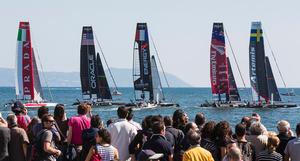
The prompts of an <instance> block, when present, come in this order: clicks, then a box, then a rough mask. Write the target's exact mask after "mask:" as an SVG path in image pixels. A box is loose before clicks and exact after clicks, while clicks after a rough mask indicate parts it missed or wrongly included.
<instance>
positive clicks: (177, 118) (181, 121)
mask: <svg viewBox="0 0 300 161" xmlns="http://www.w3.org/2000/svg"><path fill="white" fill-rule="evenodd" d="M188 121H189V118H188V116H187V114H186V113H185V112H184V111H183V110H182V109H178V110H176V111H175V112H174V113H173V127H174V128H177V129H178V128H179V127H180V126H185V125H186V124H187V123H188Z"/></svg>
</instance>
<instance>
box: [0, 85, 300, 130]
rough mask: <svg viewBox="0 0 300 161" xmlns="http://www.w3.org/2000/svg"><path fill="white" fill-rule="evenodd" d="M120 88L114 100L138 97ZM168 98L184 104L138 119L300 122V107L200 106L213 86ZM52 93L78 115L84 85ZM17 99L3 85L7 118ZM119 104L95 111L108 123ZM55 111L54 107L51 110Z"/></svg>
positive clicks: (143, 112)
mask: <svg viewBox="0 0 300 161" xmlns="http://www.w3.org/2000/svg"><path fill="white" fill-rule="evenodd" d="M43 91H44V95H45V97H46V98H47V99H50V98H51V97H50V94H49V92H48V89H46V88H44V89H43ZM119 91H120V92H122V93H123V95H122V96H114V99H115V100H116V101H118V102H130V100H134V92H133V88H119ZM239 91H240V95H241V97H242V99H243V100H249V99H251V97H250V94H251V93H250V89H240V90H239ZM288 91H289V90H286V89H280V92H282V93H284V92H288ZM294 91H295V93H296V96H294V97H286V96H282V98H283V100H284V101H292V102H295V103H297V104H298V105H300V88H299V89H294ZM164 92H165V97H166V99H167V100H168V101H170V102H175V103H179V104H180V107H162V108H152V109H136V110H135V111H134V120H135V121H137V122H141V121H142V119H143V118H144V117H145V116H147V115H158V114H160V115H163V116H166V115H170V116H172V114H173V112H174V111H175V110H176V109H178V108H180V109H183V110H184V111H185V112H187V113H188V116H189V119H190V120H191V121H192V120H194V117H195V115H196V113H198V112H203V113H204V114H205V116H206V118H207V120H214V121H221V120H226V121H229V123H230V125H231V126H232V127H234V126H235V125H236V124H237V123H239V122H240V121H241V118H242V117H243V116H251V114H252V113H253V112H256V113H259V115H260V116H261V118H262V123H263V124H264V125H265V126H266V127H267V129H268V130H273V131H276V123H277V122H278V121H280V120H282V119H285V120H287V121H289V122H290V123H291V126H292V128H293V129H294V128H295V126H296V124H297V123H299V122H300V108H299V107H296V108H278V109H270V108H264V109H262V108H256V109H251V108H212V107H200V106H199V105H200V104H201V103H203V102H204V101H205V100H211V99H212V96H211V90H210V88H169V89H165V90H164ZM51 93H52V95H53V100H54V101H53V102H56V103H63V104H65V105H66V113H67V116H68V117H71V116H74V115H76V113H77V110H76V107H75V106H72V104H73V103H74V102H76V99H80V98H81V88H78V87H73V88H69V87H68V88H65V87H52V88H51ZM297 94H298V95H297ZM14 98H15V89H14V88H13V87H0V111H1V113H2V115H3V117H4V118H5V117H6V116H7V114H8V113H9V112H10V109H9V108H7V107H4V105H5V103H7V102H9V101H10V100H12V99H14ZM116 110H117V107H116V106H111V107H101V108H94V109H93V114H99V115H100V116H101V118H102V120H103V121H104V122H106V121H107V120H108V119H116V118H117V112H116ZM50 112H52V113H53V109H50ZM29 115H30V116H36V115H37V109H30V110H29Z"/></svg>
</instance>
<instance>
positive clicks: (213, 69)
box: [210, 50, 217, 85]
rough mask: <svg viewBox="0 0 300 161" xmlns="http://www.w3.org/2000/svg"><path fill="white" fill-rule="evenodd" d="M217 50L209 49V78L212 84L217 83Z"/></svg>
mask: <svg viewBox="0 0 300 161" xmlns="http://www.w3.org/2000/svg"><path fill="white" fill-rule="evenodd" d="M216 56H217V52H216V51H215V50H214V51H211V54H210V64H211V80H212V84H213V85H216V84H217V60H216Z"/></svg>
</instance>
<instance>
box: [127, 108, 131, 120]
mask: <svg viewBox="0 0 300 161" xmlns="http://www.w3.org/2000/svg"><path fill="white" fill-rule="evenodd" d="M132 118H133V110H132V108H128V115H127V117H126V119H127V120H128V121H130V120H132Z"/></svg>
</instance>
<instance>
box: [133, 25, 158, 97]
mask: <svg viewBox="0 0 300 161" xmlns="http://www.w3.org/2000/svg"><path fill="white" fill-rule="evenodd" d="M134 50H136V51H137V53H134V59H137V60H134V61H136V62H134V68H135V67H136V68H138V69H137V70H135V69H134V73H133V77H134V89H135V90H138V91H142V94H141V99H144V97H145V95H144V92H145V91H148V92H149V100H150V101H153V89H152V77H151V64H150V50H149V38H148V29H147V24H146V23H138V24H137V27H136V35H135V48H134Z"/></svg>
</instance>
